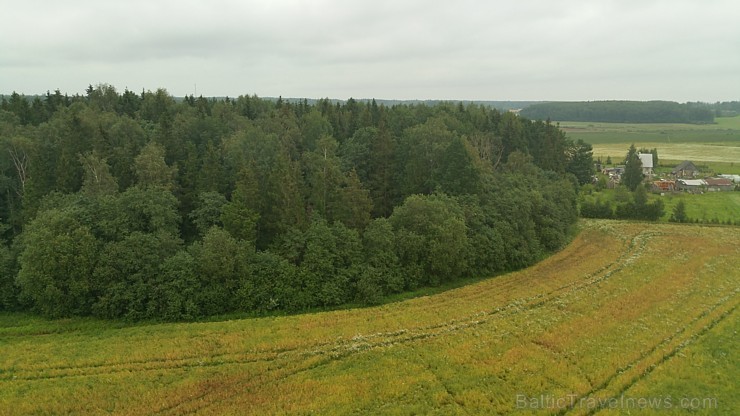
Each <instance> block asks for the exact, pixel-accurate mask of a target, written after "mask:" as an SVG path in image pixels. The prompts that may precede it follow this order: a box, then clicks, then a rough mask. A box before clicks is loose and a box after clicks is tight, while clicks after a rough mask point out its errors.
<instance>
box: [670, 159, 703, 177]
mask: <svg viewBox="0 0 740 416" xmlns="http://www.w3.org/2000/svg"><path fill="white" fill-rule="evenodd" d="M698 173H699V168H697V167H696V165H694V162H692V161H690V160H684V161H683V162H681V163H679V165H678V166H676V167H675V168H673V170H672V171H671V175H673V176H675V177H677V178H695V177H696V175H697V174H698Z"/></svg>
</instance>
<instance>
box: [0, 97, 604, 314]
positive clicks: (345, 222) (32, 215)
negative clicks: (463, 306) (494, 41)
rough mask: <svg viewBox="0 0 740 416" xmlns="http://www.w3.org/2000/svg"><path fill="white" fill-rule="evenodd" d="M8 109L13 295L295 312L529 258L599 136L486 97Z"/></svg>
mask: <svg viewBox="0 0 740 416" xmlns="http://www.w3.org/2000/svg"><path fill="white" fill-rule="evenodd" d="M0 109H1V110H2V111H0V148H1V149H0V218H1V219H2V230H1V231H2V237H3V238H2V240H3V244H2V245H0V294H1V295H0V308H3V309H27V310H33V311H36V312H38V313H41V314H43V315H45V316H51V317H59V316H69V315H79V316H85V315H94V316H99V317H105V318H116V319H119V318H122V319H128V320H138V319H162V320H181V319H196V318H199V317H202V316H208V315H214V314H223V313H228V312H236V311H243V312H260V311H267V310H274V309H280V310H287V311H298V310H305V309H306V308H310V307H317V306H318V307H331V306H335V305H339V304H343V303H347V302H360V303H366V304H371V303H374V302H377V301H378V300H379V299H381V297H382V296H384V295H386V294H390V293H397V292H401V291H405V290H410V289H414V288H417V287H420V286H429V285H438V284H440V283H444V282H450V281H453V280H455V279H459V278H461V277H463V276H471V275H479V276H482V275H490V274H493V273H496V272H500V271H505V270H511V269H517V268H521V267H524V266H527V265H529V264H532V263H533V262H535V261H536V260H538V259H539V258H541V256H542V255H543V254H545V253H548V252H552V251H553V250H557V249H558V248H560V247H562V246H563V245H564V244H565V243H566V242H567V240H568V236H569V232H570V229H571V227H572V226H573V224H574V222H575V220H576V215H577V208H576V187H577V186H578V182H579V181H580V182H581V183H585V182H587V181H589V180H590V175H591V169H592V160H591V152H590V151H591V147H590V146H589V145H587V144H584V143H582V142H578V143H573V142H571V141H569V140H568V139H567V138H566V137H565V135H564V134H563V132H562V131H560V130H559V129H558V128H557V127H556V126H554V125H552V124H550V123H547V122H540V121H537V122H532V121H529V120H527V119H524V118H520V117H518V116H516V115H514V114H512V113H508V112H506V113H501V112H499V111H497V110H495V109H491V108H489V107H485V106H482V105H475V104H470V105H467V106H465V105H462V104H461V103H460V104H451V103H444V104H439V105H436V106H433V107H432V106H426V105H395V106H392V107H386V106H383V105H378V104H377V103H376V102H375V101H370V102H358V101H355V100H353V99H350V100H348V101H346V102H345V103H335V104H332V103H331V102H330V101H328V100H320V101H318V102H317V103H316V104H315V105H309V104H308V103H307V102H306V101H304V102H301V103H289V102H285V101H283V100H277V101H270V100H264V99H260V98H258V97H256V96H240V97H238V98H236V99H207V98H203V97H198V98H196V97H193V96H189V97H186V98H185V99H184V100H182V101H181V102H178V101H176V100H175V99H173V97H171V96H170V95H169V94H168V93H167V91H166V90H163V89H160V90H157V91H154V92H151V91H146V92H142V93H141V94H137V93H134V92H131V91H128V90H126V91H124V92H123V93H118V92H117V91H116V90H115V89H114V88H113V87H111V86H108V85H99V86H97V87H95V88H93V87H90V88H89V89H88V90H87V94H86V95H84V96H80V95H78V96H74V97H68V96H65V95H61V94H60V93H59V92H58V91H56V92H55V93H54V94H47V96H46V97H44V98H43V99H40V98H39V99H35V100H32V101H30V102H29V100H26V99H25V98H24V97H23V96H21V95H19V94H14V95H13V96H11V98H10V99H9V100H2V103H1V108H0Z"/></svg>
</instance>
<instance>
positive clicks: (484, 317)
mask: <svg viewBox="0 0 740 416" xmlns="http://www.w3.org/2000/svg"><path fill="white" fill-rule="evenodd" d="M658 234H659V233H654V232H645V231H643V232H641V233H638V234H637V235H635V236H634V237H632V238H631V239H630V241H629V243H628V245H627V249H626V250H625V252H624V253H622V254H621V255H620V256H619V257H618V258H617V259H616V260H615V261H613V262H611V263H609V264H607V265H605V266H603V267H601V268H599V269H598V270H597V271H596V272H594V273H592V274H590V275H588V276H587V277H586V278H584V279H580V280H575V281H572V282H569V283H567V284H564V285H561V286H559V287H558V288H556V289H553V290H551V291H549V292H546V293H540V294H537V295H533V296H530V297H528V298H523V299H516V300H513V301H512V302H510V303H508V304H506V305H504V306H502V307H498V308H495V309H493V310H490V311H483V312H479V313H476V314H473V315H469V316H468V317H466V318H463V319H456V320H450V321H446V322H444V323H440V324H435V325H429V326H424V327H420V328H416V329H411V330H400V331H395V332H393V333H376V334H370V335H357V336H355V337H353V338H351V339H349V340H342V341H339V342H336V343H333V344H330V345H328V347H329V348H324V349H316V350H314V351H312V352H308V351H304V352H303V354H300V355H308V356H310V355H319V356H321V357H322V359H320V360H317V362H315V363H313V364H312V365H310V366H307V367H304V368H300V366H298V368H295V367H294V368H289V367H285V368H280V369H278V370H274V371H273V372H271V373H272V374H275V377H268V375H269V374H260V376H259V377H258V378H259V379H260V380H262V379H264V378H267V384H275V383H278V382H280V381H281V380H283V379H285V378H287V377H290V376H293V375H297V374H300V373H302V372H305V371H309V370H312V369H315V368H318V367H320V366H323V365H326V364H329V363H331V362H332V361H335V360H339V359H343V358H345V357H347V356H350V355H353V354H355V353H359V352H363V351H368V350H372V349H377V348H385V347H393V346H397V345H403V344H407V343H409V342H415V341H419V340H424V339H429V338H436V337H439V336H441V335H446V334H449V333H453V332H457V331H460V330H465V329H468V328H471V327H475V326H479V325H482V324H485V323H487V322H489V321H490V320H491V319H493V318H498V317H507V316H513V315H515V314H518V313H520V312H523V311H528V310H532V309H536V308H539V307H541V306H544V305H546V304H547V303H548V302H550V301H553V300H555V299H557V298H561V297H565V296H568V295H571V294H573V293H575V292H577V291H581V290H584V289H586V288H588V287H590V286H592V285H595V284H598V283H600V282H603V281H605V280H607V279H609V278H610V277H611V276H612V275H614V274H615V273H617V272H619V271H620V270H622V269H623V268H624V267H625V266H626V265H628V264H630V263H631V262H632V261H634V260H635V259H636V258H637V257H639V256H640V255H641V254H642V251H643V250H644V248H645V246H646V245H647V243H648V241H649V239H650V238H651V237H653V236H655V235H658ZM298 363H300V361H298ZM286 364H289V363H286ZM268 371H269V370H268ZM263 384H264V381H263V382H256V381H255V380H251V379H250V378H249V377H244V378H241V379H237V380H235V381H233V382H232V383H231V384H230V386H228V387H227V386H222V385H220V386H219V388H218V389H217V390H215V391H212V392H205V393H203V394H200V395H198V396H196V397H189V398H186V399H185V400H183V401H182V402H179V403H176V404H173V405H170V406H167V407H166V408H163V409H161V410H160V411H158V412H157V413H158V414H169V413H172V414H192V413H196V412H198V411H199V410H203V409H205V408H207V407H210V406H213V405H215V404H217V403H220V402H223V401H227V400H230V399H232V398H233V397H235V396H237V395H239V394H243V393H245V392H248V391H249V388H250V387H252V386H255V385H257V386H262V385H263ZM211 396H215V397H211ZM195 403H197V405H196V406H192V407H191V406H188V405H189V404H195ZM186 408H189V410H186V411H184V412H183V410H185V409H186Z"/></svg>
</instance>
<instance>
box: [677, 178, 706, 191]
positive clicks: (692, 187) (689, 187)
mask: <svg viewBox="0 0 740 416" xmlns="http://www.w3.org/2000/svg"><path fill="white" fill-rule="evenodd" d="M706 186H707V183H706V182H704V180H703V179H678V180H677V181H676V189H678V190H679V191H687V192H691V193H699V192H703V191H704V189H705V188H706Z"/></svg>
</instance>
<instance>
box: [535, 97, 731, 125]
mask: <svg viewBox="0 0 740 416" xmlns="http://www.w3.org/2000/svg"><path fill="white" fill-rule="evenodd" d="M723 104H727V105H723ZM731 104H732V103H718V104H705V103H685V104H679V103H676V102H671V101H588V102H551V103H538V104H533V105H531V106H529V107H526V108H524V109H523V110H522V111H521V113H520V114H521V115H522V116H523V117H527V118H531V119H535V120H547V119H550V120H557V121H592V122H604V123H690V124H706V123H713V122H714V117H715V116H716V115H723V112H724V113H725V114H727V115H730V113H731V112H735V113H736V112H737V111H738V109H740V103H737V104H738V106H732V105H731Z"/></svg>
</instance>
